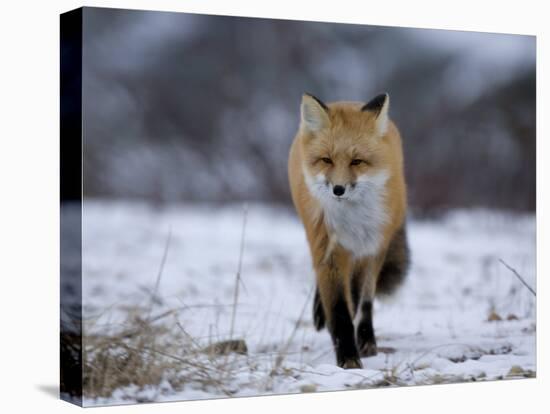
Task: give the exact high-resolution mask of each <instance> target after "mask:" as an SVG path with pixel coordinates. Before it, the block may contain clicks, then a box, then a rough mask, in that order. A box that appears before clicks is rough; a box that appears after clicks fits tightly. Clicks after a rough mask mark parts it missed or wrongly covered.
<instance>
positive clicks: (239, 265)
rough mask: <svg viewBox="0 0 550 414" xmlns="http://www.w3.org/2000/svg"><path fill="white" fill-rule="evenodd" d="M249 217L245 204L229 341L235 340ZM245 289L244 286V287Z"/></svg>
mask: <svg viewBox="0 0 550 414" xmlns="http://www.w3.org/2000/svg"><path fill="white" fill-rule="evenodd" d="M247 216H248V204H246V203H245V205H244V212H243V226H242V231H241V247H240V251H239V264H238V266H237V275H236V278H235V290H234V293H233V310H232V312H231V328H230V329H229V339H230V340H231V339H233V330H234V329H235V316H236V313H237V302H238V301H239V285H240V284H241V283H242V281H241V270H242V265H243V253H244V234H245V230H246V219H247ZM243 287H244V285H243Z"/></svg>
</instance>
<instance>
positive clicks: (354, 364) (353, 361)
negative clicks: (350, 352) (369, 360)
mask: <svg viewBox="0 0 550 414" xmlns="http://www.w3.org/2000/svg"><path fill="white" fill-rule="evenodd" d="M340 366H341V367H342V368H344V369H357V368H363V363H362V362H361V360H360V359H359V358H350V359H347V360H345V361H344V362H343V363H342V364H341V365H340Z"/></svg>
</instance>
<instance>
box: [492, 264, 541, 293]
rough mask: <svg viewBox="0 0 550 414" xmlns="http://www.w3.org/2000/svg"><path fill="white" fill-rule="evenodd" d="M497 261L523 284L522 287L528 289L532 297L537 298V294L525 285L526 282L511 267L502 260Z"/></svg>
mask: <svg viewBox="0 0 550 414" xmlns="http://www.w3.org/2000/svg"><path fill="white" fill-rule="evenodd" d="M498 260H499V262H500V263H502V264H503V265H504V266H506V268H508V270H510V271H511V272H512V273H513V274H514V275H515V276H516V277H517V278H518V279H519V280H520V282H521V283H523V286H525V287H526V288H527V289H529V291H530V292H531V293H532V294H533V296H535V297H537V292H535V290H534V289H533V288H532V287H531V286H529V285H528V284H527V282H526V281H525V280H524V279H523V278H522V277H521V275H520V274H519V273H518V272H517V271H516V269H514V268H513V267H512V266H510V265H509V264H507V263H506V262H505V261H504V260H502V259H498Z"/></svg>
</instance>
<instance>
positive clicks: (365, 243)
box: [305, 171, 389, 258]
mask: <svg viewBox="0 0 550 414" xmlns="http://www.w3.org/2000/svg"><path fill="white" fill-rule="evenodd" d="M305 177H306V183H307V186H308V188H309V190H310V191H311V193H312V194H313V196H314V197H315V198H316V199H317V200H318V201H319V204H320V206H321V209H322V212H323V216H324V221H325V224H326V226H327V227H328V230H329V232H330V233H331V234H332V235H333V236H335V237H336V241H337V242H338V243H339V244H340V245H342V247H344V248H345V249H346V250H348V251H349V252H351V253H352V254H353V256H354V257H356V258H360V257H365V256H373V255H375V254H377V253H378V251H379V249H380V247H381V243H382V232H383V229H384V225H385V224H386V223H387V221H388V214H387V211H386V205H385V200H384V198H385V194H386V182H387V180H388V178H389V174H388V172H387V171H379V172H377V173H375V174H372V175H364V176H361V177H359V178H358V180H357V183H356V185H355V187H354V188H350V189H349V190H347V191H346V193H347V197H345V198H344V199H337V198H336V197H334V196H333V195H332V194H331V191H330V188H327V186H326V183H325V178H324V177H322V176H317V177H310V176H309V177H308V175H307V173H305Z"/></svg>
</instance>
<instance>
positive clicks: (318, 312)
mask: <svg viewBox="0 0 550 414" xmlns="http://www.w3.org/2000/svg"><path fill="white" fill-rule="evenodd" d="M325 323H326V318H325V311H324V309H323V305H322V303H321V296H320V295H319V288H318V287H315V297H314V298H313V325H314V326H315V329H317V330H318V331H320V330H321V329H323V328H324V327H325Z"/></svg>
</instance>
